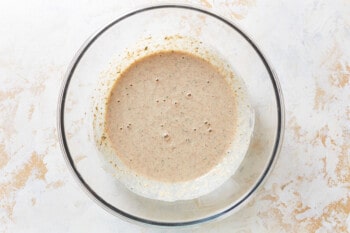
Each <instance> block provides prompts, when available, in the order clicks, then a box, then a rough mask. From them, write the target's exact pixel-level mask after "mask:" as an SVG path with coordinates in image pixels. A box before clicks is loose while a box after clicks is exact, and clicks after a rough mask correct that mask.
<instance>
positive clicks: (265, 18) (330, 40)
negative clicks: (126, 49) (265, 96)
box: [0, 0, 350, 233]
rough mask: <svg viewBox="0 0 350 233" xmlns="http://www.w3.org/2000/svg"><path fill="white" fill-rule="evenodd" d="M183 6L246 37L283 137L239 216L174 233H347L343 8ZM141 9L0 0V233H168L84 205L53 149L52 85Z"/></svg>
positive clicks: (349, 198)
mask: <svg viewBox="0 0 350 233" xmlns="http://www.w3.org/2000/svg"><path fill="white" fill-rule="evenodd" d="M153 2H157V1H153ZM191 2H192V3H195V4H198V5H202V6H204V7H207V8H209V9H210V8H212V9H213V10H215V11H217V12H220V13H221V14H222V15H224V16H226V17H228V18H231V19H232V20H234V21H235V22H237V23H238V24H239V25H240V26H241V27H242V28H243V29H245V30H246V31H247V32H248V33H249V34H251V35H252V36H253V38H255V40H256V42H257V43H258V44H259V45H260V47H261V48H262V50H263V51H264V52H265V54H266V55H267V57H268V58H269V59H270V61H271V63H272V64H273V66H274V68H275V70H276V71H277V73H278V75H279V77H280V81H281V86H282V89H283V93H284V97H285V105H286V133H285V141H284V145H283V148H282V151H281V154H280V157H279V160H278V161H277V164H276V167H275V169H274V171H273V173H272V174H271V176H270V178H269V179H268V181H267V182H266V183H265V184H264V186H263V187H262V188H261V189H260V191H259V192H258V194H257V196H256V197H255V198H254V199H253V200H252V201H251V202H250V203H249V204H248V205H247V206H246V208H244V209H243V210H241V211H240V212H238V213H237V214H235V215H233V216H231V217H229V218H227V219H225V220H223V221H220V222H217V223H213V224H209V225H205V226H203V227H201V228H195V229H184V230H183V231H184V232H350V49H349V43H350V1H348V0H335V1H327V0H307V1H303V0H297V1H280V0H271V1H267V0H266V1H258V0H256V1H255V0H232V1H228V0H227V1H216V0H203V1H200V2H194V1H191ZM145 3H149V1H144V0H137V1H136V0H134V1H126V0H122V1H111V0H108V1H103V2H102V1H93V0H77V1H68V0H61V1H44V0H31V1H24V0H23V1H9V0H2V1H0V232H140V233H141V232H142V233H145V232H147V233H148V232H173V231H171V230H165V229H155V228H149V227H141V226H137V225H134V224H130V223H127V222H124V221H122V220H120V219H118V218H116V217H114V216H112V215H110V214H109V213H107V212H105V211H104V210H102V209H101V208H100V207H99V206H97V204H95V203H93V202H92V201H91V200H90V199H89V198H88V197H87V196H86V195H85V193H84V192H83V191H82V190H81V189H80V188H79V187H78V185H77V183H76V182H75V181H74V180H73V178H72V175H71V174H70V173H69V171H68V169H67V167H66V164H65V162H64V159H63V156H62V154H61V151H60V148H59V144H58V140H57V130H56V104H57V100H58V94H59V87H60V84H61V81H62V79H63V75H64V72H65V70H66V69H67V66H68V64H69V62H70V60H71V59H72V57H73V55H74V54H75V52H76V51H77V50H78V48H79V47H80V45H81V44H82V43H83V42H84V40H85V39H86V38H87V37H88V36H89V35H90V34H92V33H93V32H95V31H96V30H97V29H98V28H100V27H101V26H103V25H105V24H106V23H108V22H110V21H111V20H113V19H115V18H116V17H118V15H120V14H121V13H122V12H125V11H128V10H130V9H132V8H134V7H136V6H140V5H144V4H145ZM187 3H188V2H187Z"/></svg>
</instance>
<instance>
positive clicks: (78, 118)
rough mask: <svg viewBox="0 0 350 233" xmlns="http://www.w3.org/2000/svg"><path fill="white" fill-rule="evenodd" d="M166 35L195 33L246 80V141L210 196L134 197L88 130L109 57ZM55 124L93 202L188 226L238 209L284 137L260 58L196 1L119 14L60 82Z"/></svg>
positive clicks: (133, 216)
mask: <svg viewBox="0 0 350 233" xmlns="http://www.w3.org/2000/svg"><path fill="white" fill-rule="evenodd" d="M169 36H181V37H189V38H194V39H195V40H197V41H200V42H203V44H205V45H206V46H208V47H211V48H214V49H215V50H216V51H217V52H218V53H219V54H220V56H222V58H224V59H225V61H226V62H228V63H229V64H230V65H231V66H232V67H233V68H234V71H235V72H237V73H238V74H239V76H240V77H241V78H242V79H243V81H244V82H245V84H246V87H247V90H248V94H249V98H250V101H251V105H252V107H253V109H254V111H255V128H254V132H253V135H252V138H251V143H250V146H249V149H248V152H247V154H246V156H245V158H244V160H243V162H242V163H241V165H240V167H239V169H238V170H237V171H236V172H235V174H234V175H233V176H232V177H231V178H230V179H229V180H228V181H227V182H225V183H224V184H223V185H222V186H220V187H219V188H218V189H216V190H215V191H213V192H211V193H209V194H207V195H204V196H201V197H199V198H196V199H191V200H184V201H175V202H165V201H158V200H152V199H148V198H144V197H142V196H139V195H136V194H134V193H133V192H131V191H129V190H128V189H126V188H125V187H124V186H123V185H122V184H120V182H118V180H116V179H115V178H114V177H113V176H111V175H110V173H109V172H107V171H106V170H105V169H104V168H103V166H102V165H101V159H100V156H101V155H100V152H99V150H98V148H97V145H96V140H95V139H94V129H93V122H94V117H96V116H94V114H96V112H94V110H93V108H94V101H93V99H94V97H95V96H96V87H98V86H100V85H101V74H103V72H104V71H105V70H106V69H107V67H108V66H109V65H110V63H111V61H112V60H113V58H114V57H115V56H116V55H118V54H123V53H125V51H126V49H128V48H132V47H133V46H134V45H135V44H137V43H139V41H142V40H144V39H145V38H150V37H160V38H162V37H164V38H165V37H169ZM58 128H59V140H60V144H61V147H62V150H63V153H64V156H65V158H66V161H67V164H68V167H69V168H70V169H71V171H72V173H73V175H74V177H75V178H76V179H77V181H78V183H79V184H80V185H81V187H82V189H83V190H84V191H85V192H86V193H87V194H88V195H89V196H90V197H91V199H93V200H94V201H95V202H96V203H97V204H98V205H100V206H101V207H103V208H104V209H105V210H107V211H108V212H110V213H112V214H114V215H116V216H119V217H122V218H124V219H126V220H134V221H136V222H139V223H147V224H153V225H159V226H186V225H193V224H199V223H203V222H207V221H210V220H215V219H219V218H221V217H223V216H226V215H228V214H230V213H233V212H235V211H237V210H239V209H240V208H241V207H242V206H244V204H246V203H247V201H248V200H249V199H250V198H251V197H252V195H253V194H254V193H256V191H257V189H258V188H259V187H260V186H261V184H262V182H263V181H264V180H265V179H266V177H267V175H268V173H269V172H270V171H271V169H272V166H273V164H274V161H275V160H276V156H277V154H278V152H279V148H280V146H281V143H282V135H283V128H284V110H283V102H282V93H281V89H280V87H279V84H278V80H277V77H276V75H275V73H274V72H273V70H272V68H271V66H270V65H269V63H268V62H267V60H266V58H265V56H264V55H263V54H262V52H261V51H260V50H259V49H258V47H257V46H256V45H255V43H254V42H253V41H252V40H251V39H250V38H249V37H248V36H247V35H246V34H245V33H244V32H243V31H242V30H241V29H239V28H238V27H237V26H236V25H234V24H233V23H232V22H230V21H229V20H227V19H224V18H223V17H221V16H218V15H217V14H214V13H212V12H209V11H207V10H204V9H200V8H197V7H193V6H186V5H155V6H149V7H145V8H142V9H139V10H136V11H133V12H131V13H128V14H125V15H123V16H122V17H120V18H118V19H117V20H115V21H113V22H111V23H110V24H108V25H107V26H105V27H103V28H102V29H101V30H99V31H98V32H97V33H96V34H94V35H93V36H91V37H90V38H89V39H88V40H87V41H86V42H85V44H84V45H83V46H82V47H81V49H80V50H79V51H78V53H77V54H76V56H75V57H74V59H73V61H72V62H71V65H70V67H69V69H68V71H67V73H66V78H65V80H64V82H63V86H62V92H61V96H60V100H59V103H58Z"/></svg>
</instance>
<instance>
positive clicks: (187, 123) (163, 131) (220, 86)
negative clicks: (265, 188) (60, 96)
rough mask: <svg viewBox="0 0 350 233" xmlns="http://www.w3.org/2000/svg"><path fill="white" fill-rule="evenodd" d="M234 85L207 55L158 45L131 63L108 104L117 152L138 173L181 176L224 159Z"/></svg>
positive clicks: (165, 178) (166, 178) (231, 129)
mask: <svg viewBox="0 0 350 233" xmlns="http://www.w3.org/2000/svg"><path fill="white" fill-rule="evenodd" d="M235 100H236V98H235V92H234V90H233V89H232V87H231V86H230V85H229V84H228V82H227V81H226V79H225V78H224V77H223V75H222V74H221V73H220V72H219V70H218V69H217V68H216V67H214V66H213V65H211V64H210V63H209V62H207V61H206V60H204V59H202V58H200V57H197V56H196V55H192V54H190V53H186V52H181V51H162V52H157V53H154V54H151V55H148V56H146V57H143V58H141V59H139V60H136V61H135V62H134V63H133V64H132V65H130V66H129V67H128V68H127V69H126V70H125V71H124V72H123V73H122V74H121V76H120V77H119V78H118V80H117V81H116V82H115V84H114V86H113V88H112V89H111V91H110V94H109V97H108V101H107V108H106V119H105V122H106V135H107V136H108V138H109V140H110V143H111V145H112V147H113V150H114V151H115V154H116V156H118V157H119V159H120V160H121V161H122V162H123V163H124V164H125V165H126V166H127V167H128V168H130V169H131V170H132V171H134V172H135V173H136V174H138V175H140V176H144V177H147V178H149V179H152V180H157V181H161V182H182V181H188V180H192V179H195V178H197V177H200V176H202V175H203V174H205V173H207V172H209V171H210V170H211V169H212V168H213V167H214V166H216V165H217V164H218V163H220V162H221V160H222V158H223V157H224V156H225V153H226V151H227V149H228V148H229V147H230V143H231V142H232V141H233V139H234V137H235V131H236V130H235V129H236V127H237V125H236V124H237V119H236V115H235V113H236V112H237V111H236V107H237V103H236V102H235Z"/></svg>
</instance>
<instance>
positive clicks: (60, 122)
mask: <svg viewBox="0 0 350 233" xmlns="http://www.w3.org/2000/svg"><path fill="white" fill-rule="evenodd" d="M163 8H177V9H184V10H192V11H197V12H200V13H203V14H206V15H209V16H211V17H213V18H216V19H218V20H219V21H221V22H222V23H224V24H226V25H228V26H229V27H231V28H232V29H233V30H235V31H236V32H237V33H239V34H240V35H241V36H242V37H243V38H244V39H245V40H246V41H247V42H248V43H249V44H250V46H252V47H253V49H254V51H255V52H256V53H257V54H258V56H259V57H260V59H261V61H262V62H263V64H264V66H265V68H266V70H267V72H268V74H269V77H270V81H271V83H272V86H273V89H274V94H275V100H276V104H277V132H276V138H275V142H274V146H273V150H272V154H271V156H270V159H269V161H268V163H267V166H266V168H265V170H264V172H263V173H262V174H261V176H260V177H259V179H258V180H257V181H256V182H255V184H254V186H253V187H252V189H251V190H249V191H248V192H246V193H245V195H244V196H242V197H241V198H240V199H239V200H238V201H236V202H235V203H234V204H233V205H230V206H228V207H227V208H226V209H225V210H223V211H221V212H220V213H216V214H213V215H211V216H208V217H204V218H200V219H196V220H191V221H185V222H162V221H155V220H149V219H145V218H141V217H137V216H135V215H132V214H129V213H127V212H125V211H122V210H120V209H118V208H116V207H115V206H113V205H112V204H109V203H108V202H107V201H105V200H104V199H103V198H102V197H100V196H99V195H98V194H97V193H96V192H95V191H94V190H93V189H92V188H91V187H90V186H89V185H88V184H87V183H86V182H85V180H84V178H83V177H82V175H81V174H80V173H79V171H78V169H77V168H76V166H75V163H74V160H73V158H72V156H71V154H70V152H69V147H68V143H67V138H66V133H65V127H64V109H65V103H66V97H67V91H68V87H69V83H70V81H71V79H72V77H73V75H74V71H75V69H76V67H77V66H78V64H79V62H80V60H81V58H82V57H83V56H84V54H85V52H86V51H87V50H88V49H89V47H90V46H91V45H92V44H93V43H94V42H95V41H96V40H97V39H98V38H99V36H101V35H102V34H103V33H104V32H106V31H107V30H108V29H109V28H111V27H112V26H114V25H115V24H117V23H118V22H120V21H122V20H124V19H126V18H129V17H131V16H133V15H135V14H138V13H142V12H146V11H150V10H157V9H163ZM284 118H285V113H284V102H283V95H282V90H281V87H280V83H279V80H278V77H277V74H276V72H275V71H274V70H273V68H272V67H271V65H270V63H269V62H268V60H267V58H266V57H265V56H264V55H263V53H262V52H261V49H259V48H258V46H257V45H256V44H255V43H254V42H253V40H252V39H251V36H248V35H247V33H246V32H244V31H243V30H242V29H240V28H239V27H238V26H237V25H236V24H234V23H233V22H232V21H231V20H229V19H226V18H225V17H222V16H220V15H219V14H217V13H214V12H213V11H209V10H207V9H204V8H202V7H199V6H193V5H187V4H152V5H148V6H145V7H142V8H138V9H136V10H132V11H130V12H128V13H125V14H123V15H122V16H120V17H118V18H117V19H115V20H113V21H112V22H110V23H108V24H107V25H105V26H103V27H102V28H101V29H100V30H98V31H97V32H96V33H94V34H93V35H91V36H90V37H89V38H88V39H87V40H86V41H85V42H84V43H83V45H82V46H81V47H80V49H79V50H78V51H77V52H76V54H75V55H74V57H73V59H72V61H71V62H70V64H69V67H68V69H67V71H66V73H65V75H64V79H63V81H62V85H61V91H60V96H59V100H58V105H57V128H58V140H59V143H60V147H61V151H62V153H63V156H64V158H65V161H66V164H67V166H68V168H69V170H70V171H71V173H72V175H73V177H74V179H75V180H76V182H78V184H79V185H80V187H81V188H82V189H83V190H84V191H85V193H86V194H87V195H88V196H89V197H90V198H91V199H92V200H93V201H94V202H95V203H97V204H98V205H99V206H100V207H102V208H103V209H105V210H106V211H107V212H109V213H111V214H113V215H115V216H118V217H121V218H123V219H124V220H127V221H130V220H131V221H132V222H134V223H135V222H136V223H141V224H146V225H155V226H163V227H180V226H189V225H196V224H200V223H205V222H209V221H213V220H218V219H221V218H224V217H225V216H227V215H228V214H230V213H232V212H233V211H234V210H236V211H237V210H239V209H240V208H241V207H243V206H244V205H245V204H246V203H247V202H248V201H249V200H250V199H251V198H252V197H253V196H254V194H256V190H257V189H258V188H259V187H260V186H261V185H262V183H263V182H264V181H265V180H266V177H267V176H268V175H269V174H270V172H271V170H272V169H273V166H274V164H275V161H276V158H277V156H278V154H279V151H280V149H281V145H282V142H283V135H284V121H285V119H284Z"/></svg>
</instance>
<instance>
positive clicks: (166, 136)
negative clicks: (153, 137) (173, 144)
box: [163, 133, 170, 141]
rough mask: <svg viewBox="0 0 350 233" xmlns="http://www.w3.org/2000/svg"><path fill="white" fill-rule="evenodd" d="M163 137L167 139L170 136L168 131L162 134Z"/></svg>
mask: <svg viewBox="0 0 350 233" xmlns="http://www.w3.org/2000/svg"><path fill="white" fill-rule="evenodd" d="M163 138H164V139H165V140H166V141H168V140H169V139H170V136H169V134H168V133H164V134H163Z"/></svg>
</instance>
